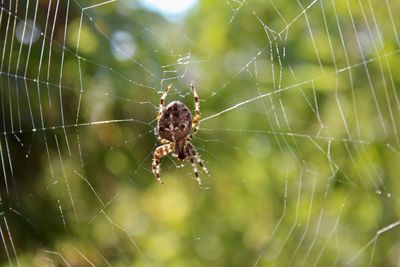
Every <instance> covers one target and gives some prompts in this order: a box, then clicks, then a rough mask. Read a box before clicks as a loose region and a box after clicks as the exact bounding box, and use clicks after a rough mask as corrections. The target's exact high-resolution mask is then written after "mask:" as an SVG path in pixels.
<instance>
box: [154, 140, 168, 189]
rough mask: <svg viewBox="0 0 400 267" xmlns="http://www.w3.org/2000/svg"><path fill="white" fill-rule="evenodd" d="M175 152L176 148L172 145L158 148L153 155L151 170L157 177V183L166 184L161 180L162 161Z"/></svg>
mask: <svg viewBox="0 0 400 267" xmlns="http://www.w3.org/2000/svg"><path fill="white" fill-rule="evenodd" d="M173 151H174V147H173V145H172V144H166V145H162V146H159V147H157V148H156V150H155V151H154V154H153V161H152V164H151V170H152V172H153V174H154V176H155V177H156V179H157V181H158V182H159V183H161V184H164V182H163V181H162V180H161V178H160V160H161V159H162V158H163V157H165V156H166V155H168V154H169V153H172V152H173Z"/></svg>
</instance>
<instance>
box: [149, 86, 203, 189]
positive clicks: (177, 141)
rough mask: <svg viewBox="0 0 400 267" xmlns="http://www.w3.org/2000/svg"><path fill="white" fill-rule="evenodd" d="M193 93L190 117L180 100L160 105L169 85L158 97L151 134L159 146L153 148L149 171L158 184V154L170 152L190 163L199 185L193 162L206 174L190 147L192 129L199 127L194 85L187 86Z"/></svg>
mask: <svg viewBox="0 0 400 267" xmlns="http://www.w3.org/2000/svg"><path fill="white" fill-rule="evenodd" d="M191 88H192V91H193V94H194V101H195V102H194V105H195V116H194V117H192V114H191V113H190V110H189V109H188V107H187V106H186V105H185V104H183V103H182V102H180V101H173V102H171V103H169V104H168V105H167V106H166V107H164V102H165V98H166V97H167V94H168V91H169V90H170V89H171V86H168V88H167V89H166V90H165V92H164V93H163V95H162V96H161V99H160V106H159V108H158V115H157V127H156V129H155V135H156V137H157V139H158V140H159V141H160V143H161V144H163V145H161V146H159V147H157V148H156V150H155V151H154V156H153V163H152V171H153V174H154V175H155V176H156V178H157V180H158V181H159V182H160V183H163V182H162V181H161V178H160V160H161V158H162V157H164V156H166V155H168V154H171V155H172V156H173V157H176V158H178V159H179V160H182V161H183V160H187V159H189V160H190V162H191V163H192V167H193V171H194V174H195V176H196V180H197V182H198V184H199V186H200V188H202V185H201V179H200V177H199V173H198V171H197V166H196V164H195V162H194V159H196V161H197V163H198V164H199V165H200V166H201V167H202V168H203V170H204V172H205V173H207V174H209V173H208V170H207V168H206V167H205V166H204V163H203V161H202V160H201V158H200V156H199V154H198V153H197V151H196V149H195V148H194V146H193V145H192V144H191V143H190V141H191V139H192V135H191V132H192V129H193V132H194V133H196V132H197V130H198V129H199V123H200V100H199V96H198V94H197V91H196V88H195V87H194V86H193V85H191Z"/></svg>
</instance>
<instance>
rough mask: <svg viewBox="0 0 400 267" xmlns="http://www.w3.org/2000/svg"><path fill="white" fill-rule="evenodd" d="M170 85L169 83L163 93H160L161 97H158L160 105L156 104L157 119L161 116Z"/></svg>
mask: <svg viewBox="0 0 400 267" xmlns="http://www.w3.org/2000/svg"><path fill="white" fill-rule="evenodd" d="M171 87H172V85H169V86H168V87H167V88H166V89H165V91H164V93H163V94H162V95H161V98H160V105H159V106H158V114H157V121H158V120H159V119H160V118H161V116H162V114H163V111H164V104H165V98H166V97H167V95H168V92H169V90H171Z"/></svg>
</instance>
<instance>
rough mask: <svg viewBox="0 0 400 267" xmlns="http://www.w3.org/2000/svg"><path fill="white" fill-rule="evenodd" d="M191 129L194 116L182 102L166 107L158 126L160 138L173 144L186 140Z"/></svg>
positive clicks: (172, 103)
mask: <svg viewBox="0 0 400 267" xmlns="http://www.w3.org/2000/svg"><path fill="white" fill-rule="evenodd" d="M191 129H192V114H191V113H190V110H189V109H188V107H187V106H186V105H185V104H183V103H182V102H180V101H173V102H171V103H169V104H168V105H167V106H166V107H165V110H164V112H163V114H162V116H161V118H160V119H159V121H158V125H157V131H158V134H159V135H160V137H161V138H163V139H167V140H169V141H172V142H176V141H179V140H182V139H184V138H186V137H187V136H188V134H189V132H190V130H191Z"/></svg>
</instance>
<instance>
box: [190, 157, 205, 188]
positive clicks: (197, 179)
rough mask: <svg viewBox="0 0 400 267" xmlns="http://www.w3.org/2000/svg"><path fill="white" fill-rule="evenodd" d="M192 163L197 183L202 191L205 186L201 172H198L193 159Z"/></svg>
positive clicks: (191, 159)
mask: <svg viewBox="0 0 400 267" xmlns="http://www.w3.org/2000/svg"><path fill="white" fill-rule="evenodd" d="M190 162H191V163H192V168H193V172H194V175H195V176H196V181H197V183H198V184H199V187H200V189H203V186H202V184H201V179H200V176H199V171H198V170H197V166H196V164H194V160H193V157H190Z"/></svg>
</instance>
